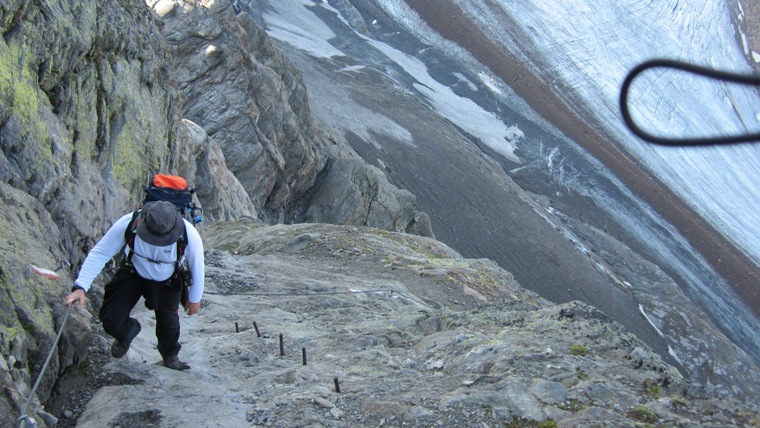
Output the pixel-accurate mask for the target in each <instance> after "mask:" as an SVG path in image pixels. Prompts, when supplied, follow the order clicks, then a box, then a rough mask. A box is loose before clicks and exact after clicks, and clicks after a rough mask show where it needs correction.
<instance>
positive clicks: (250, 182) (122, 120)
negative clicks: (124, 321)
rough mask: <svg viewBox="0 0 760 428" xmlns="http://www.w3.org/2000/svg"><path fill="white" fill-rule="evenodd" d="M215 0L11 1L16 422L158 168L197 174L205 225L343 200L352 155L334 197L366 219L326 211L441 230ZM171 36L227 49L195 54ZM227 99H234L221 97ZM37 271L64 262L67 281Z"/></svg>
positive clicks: (5, 270)
mask: <svg viewBox="0 0 760 428" xmlns="http://www.w3.org/2000/svg"><path fill="white" fill-rule="evenodd" d="M154 3H155V2H154ZM217 3H219V5H218V7H217V6H214V4H215V2H195V1H188V2H166V1H163V2H158V3H157V4H153V5H152V6H154V8H155V12H154V10H153V9H152V8H151V7H149V5H146V3H145V2H143V1H139V0H119V1H112V2H107V3H103V2H89V1H63V2H47V1H42V2H39V1H24V0H20V1H10V2H3V4H2V5H0V29H1V30H2V34H3V37H2V41H0V67H2V71H1V72H0V146H1V147H2V152H0V176H2V180H0V195H2V197H1V198H0V210H1V211H2V214H3V215H2V216H1V217H0V283H1V284H2V285H1V286H0V290H2V293H1V294H0V296H1V297H0V307H1V308H2V315H0V317H1V318H2V319H1V320H0V328H1V330H0V353H2V355H3V358H2V359H1V360H2V363H1V364H2V366H1V367H2V369H3V370H1V371H0V385H2V388H3V390H4V394H3V398H2V399H0V409H2V411H1V412H0V413H1V414H2V415H3V418H4V419H3V421H2V422H3V423H2V425H3V426H6V425H8V424H9V423H11V422H12V421H15V417H16V416H14V415H17V413H18V412H19V409H20V408H21V406H23V402H24V401H25V396H26V395H27V394H28V393H29V391H30V389H31V386H32V384H33V383H34V381H35V379H36V378H37V376H38V374H39V371H40V369H41V367H42V363H43V361H44V360H45V357H46V356H47V354H48V353H49V351H50V347H51V345H52V343H53V340H54V338H55V335H56V332H57V330H58V327H59V326H60V324H61V322H62V319H63V314H64V309H65V308H62V307H61V304H60V302H61V298H62V296H64V295H65V293H66V292H67V291H68V290H69V288H70V286H71V283H72V280H73V278H74V276H75V275H76V272H77V270H78V266H79V264H80V263H81V261H82V259H83V257H84V255H85V254H86V252H87V250H88V249H89V248H91V247H92V246H93V245H94V243H95V242H96V240H97V239H98V238H99V237H100V236H101V235H102V234H103V233H104V231H105V230H106V229H107V227H108V226H109V225H110V222H111V221H113V220H114V219H116V218H118V216H120V215H122V214H123V213H124V212H127V211H129V210H131V209H133V208H134V207H135V206H137V205H138V204H139V201H140V199H141V197H142V187H143V186H144V184H145V182H146V179H147V178H148V177H149V176H150V175H151V174H153V173H156V172H168V173H178V174H181V175H183V176H184V177H186V178H187V179H188V181H189V183H190V184H191V186H193V187H195V188H196V189H197V193H196V195H197V197H198V199H199V202H200V203H201V205H202V206H203V207H204V209H205V211H204V212H205V214H206V221H207V222H210V221H218V220H231V219H236V218H241V217H246V216H250V217H257V218H260V219H262V220H264V221H268V222H277V221H304V220H307V218H306V214H305V213H306V212H308V210H309V209H310V208H311V207H312V206H314V207H325V206H329V201H325V200H323V198H320V195H322V194H323V193H324V192H323V191H321V189H320V183H321V182H322V181H323V180H318V178H319V177H320V174H322V175H324V176H330V175H331V174H338V175H340V174H342V173H343V172H341V170H340V168H335V167H333V168H328V167H327V166H328V165H335V164H336V162H333V160H334V159H335V160H337V159H341V162H338V164H350V165H351V167H350V171H362V173H360V174H357V177H356V180H355V181H352V182H347V183H341V184H340V186H338V187H336V188H331V189H330V190H329V192H328V194H327V195H328V196H333V195H334V193H335V192H341V191H342V192H343V194H344V195H345V197H346V198H349V199H350V200H352V201H354V205H352V207H351V210H353V211H352V213H353V215H351V216H346V215H341V216H340V218H338V217H337V215H336V214H335V213H333V212H331V211H330V210H326V209H320V210H319V212H320V213H321V216H318V217H316V218H317V219H319V220H320V221H325V222H331V221H336V222H337V221H342V222H345V223H350V224H357V225H371V226H377V227H381V228H389V229H391V230H398V231H404V230H410V231H416V232H418V233H422V234H432V232H431V230H430V228H429V223H426V222H425V219H426V216H425V215H424V213H419V212H417V211H415V209H414V203H415V202H414V197H413V196H412V195H411V194H410V193H409V192H407V191H404V190H400V189H397V188H395V187H393V186H391V185H390V184H388V182H387V180H385V179H384V177H383V176H382V174H377V173H376V171H374V170H373V169H372V168H371V167H369V166H366V165H364V164H363V162H361V161H360V160H358V158H356V157H354V156H353V155H352V154H351V153H350V151H349V150H346V149H345V148H343V149H341V148H339V147H338V146H339V143H338V142H330V143H329V144H328V143H327V142H328V141H330V137H329V135H326V134H325V135H321V134H320V130H319V126H318V125H316V124H313V123H312V121H311V119H310V115H309V112H308V110H306V109H303V108H301V107H299V106H302V105H306V103H303V102H299V99H298V97H299V96H300V97H305V91H303V88H302V85H300V84H299V81H298V80H299V78H298V75H297V73H295V72H292V71H288V69H289V68H288V65H287V63H286V61H284V60H277V59H273V58H271V57H270V56H267V55H265V53H264V52H265V51H267V49H270V50H271V47H267V41H266V37H265V35H264V34H262V33H253V34H250V35H249V34H248V33H246V31H245V30H244V29H243V27H242V26H240V25H238V24H236V23H237V21H236V19H235V17H234V14H232V15H229V16H225V15H224V14H231V11H232V9H231V6H230V4H229V3H228V2H217ZM180 11H182V13H185V14H189V15H191V17H192V18H193V19H192V20H191V21H189V22H186V23H185V24H186V25H193V26H194V27H192V28H188V27H183V26H182V25H181V24H182V23H178V24H177V25H173V24H172V23H171V22H169V21H168V20H167V21H166V22H164V21H162V14H163V15H166V14H171V13H173V14H174V15H176V16H180V17H181V16H183V15H182V13H180ZM193 13H196V14H201V15H202V14H207V15H216V14H220V15H221V17H222V18H225V17H228V18H230V19H229V21H230V25H234V27H235V28H216V27H214V25H217V24H214V22H217V23H218V22H226V21H224V20H219V17H218V16H217V17H216V18H215V20H214V21H203V20H200V19H196V18H197V16H195V15H192V14H193ZM174 15H173V16H174ZM162 28H163V31H164V33H162V30H161V29H162ZM251 29H252V30H255V28H253V27H251ZM172 31H177V32H178V33H176V34H179V35H182V34H185V35H187V38H188V40H204V41H205V42H210V41H213V42H214V46H211V45H208V46H204V47H203V49H200V50H197V51H195V50H192V48H191V49H190V51H186V50H183V46H181V45H180V44H179V43H178V42H177V41H176V40H174V39H172V35H173V34H174V33H172ZM188 34H189V35H188ZM215 37H217V38H219V40H216V39H215ZM257 37H258V39H257ZM249 42H250V43H259V44H260V45H261V46H260V49H261V51H260V52H259V53H260V54H261V57H262V61H266V62H267V63H264V62H262V61H259V60H258V59H257V58H256V57H254V56H253V55H251V54H250V53H248V52H247V51H246V50H243V49H241V48H242V47H246V46H247V43H249ZM236 44H237V45H236ZM246 49H247V48H246ZM183 55H187V56H189V57H192V56H195V55H200V59H199V60H198V61H200V63H201V64H208V65H209V67H206V68H205V70H206V71H208V70H211V75H213V76H216V78H218V79H220V81H225V79H237V80H236V81H240V82H245V84H244V88H243V89H242V90H241V91H240V92H233V93H231V92H230V91H235V90H237V89H238V88H237V87H236V86H234V85H225V84H221V85H217V86H215V85H214V83H213V82H205V81H203V79H202V78H201V77H199V76H197V75H193V73H198V74H202V72H203V70H195V69H192V68H193V67H195V66H198V64H197V63H195V62H193V60H192V58H184V59H183ZM215 61H218V62H221V63H222V64H223V65H227V66H230V67H232V66H235V65H236V64H237V62H235V61H239V62H240V64H242V66H241V70H239V71H240V72H241V73H243V74H241V75H235V74H233V73H229V74H225V73H222V72H220V71H219V70H216V72H214V71H215V70H214V69H213V68H212V67H211V66H213V65H215V64H217V65H218V63H217V62H215ZM176 63H182V64H186V65H185V67H184V68H182V67H177V66H176ZM193 79H195V80H196V82H195V84H193V85H190V80H193ZM227 82H229V81H227ZM299 85H300V87H301V91H300V93H299V91H298V89H297V88H299ZM204 86H205V87H206V90H201V89H202V88H203V87H204ZM220 88H223V89H220ZM198 98H207V99H209V100H210V102H211V103H212V107H213V109H214V111H215V113H217V114H218V115H219V116H223V118H219V117H217V116H214V117H204V116H201V115H198V114H194V113H193V112H194V111H196V109H198V108H201V109H204V108H207V107H208V108H211V107H209V106H204V105H203V104H202V103H199V102H198V101H197V99H198ZM221 100H225V102H228V103H233V104H232V105H228V106H227V108H221V107H224V106H223V105H219V104H218V103H220V102H221ZM250 100H254V101H251V102H252V103H253V104H250V103H249V101H250ZM214 103H216V104H214ZM238 104H240V108H239V109H238ZM292 106H295V108H293V107H292ZM191 119H195V120H196V121H198V122H193V121H192V120H191ZM217 119H219V120H220V122H217V121H216V120H217ZM204 120H205V123H204V122H203V121H204ZM225 120H226V121H228V122H226V123H225V122H224V121H225ZM240 123H243V124H245V126H242V127H241V126H239V124H240ZM219 129H226V130H229V133H233V137H234V138H233V139H234V141H232V142H231V139H230V138H229V137H225V135H217V134H216V133H217V132H218V131H219ZM209 134H210V135H209ZM318 136H319V137H318ZM215 137H217V138H219V140H218V141H217V140H216V139H215ZM225 150H226V152H225ZM228 159H231V160H232V162H230V164H229V166H228V164H227V162H228V161H227V160H228ZM246 165H247V166H246ZM341 189H342V190H341ZM344 211H345V210H344ZM338 214H345V212H341V213H338ZM420 225H422V226H420ZM36 268H42V269H46V270H51V271H52V270H55V272H56V274H57V275H58V278H59V279H58V280H51V279H48V278H47V277H46V276H42V275H40V274H39V272H41V271H42V270H40V269H36ZM48 276H50V275H48ZM76 327H77V326H74V327H73V328H74V329H76ZM81 327H82V326H81V325H80V326H79V328H81ZM89 340H90V336H89V335H88V334H83V333H82V332H80V333H77V334H74V333H70V332H68V331H67V333H66V334H65V335H64V337H63V338H62V340H61V345H60V346H59V348H58V352H55V353H53V354H54V356H53V358H52V360H51V364H50V368H49V369H48V370H47V371H46V372H45V373H44V376H43V379H42V381H41V383H40V387H39V389H38V390H37V397H39V398H41V399H42V400H44V399H45V398H46V397H47V396H48V395H49V392H50V389H51V388H52V386H53V384H54V382H55V380H56V377H57V375H58V373H59V372H60V370H62V369H63V368H64V367H66V366H70V365H72V364H77V363H78V362H80V361H82V360H83V358H84V355H85V353H86V343H87V342H88V341H89Z"/></svg>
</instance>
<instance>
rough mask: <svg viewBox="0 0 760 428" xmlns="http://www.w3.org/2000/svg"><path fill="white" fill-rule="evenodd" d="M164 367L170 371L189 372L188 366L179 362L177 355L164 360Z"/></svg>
mask: <svg viewBox="0 0 760 428" xmlns="http://www.w3.org/2000/svg"><path fill="white" fill-rule="evenodd" d="M164 367H168V368H170V369H172V370H180V371H182V370H189V369H190V366H189V365H187V363H184V362H182V361H180V359H179V357H178V356H177V355H174V356H171V357H166V358H164Z"/></svg>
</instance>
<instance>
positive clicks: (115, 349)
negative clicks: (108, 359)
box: [111, 322, 142, 358]
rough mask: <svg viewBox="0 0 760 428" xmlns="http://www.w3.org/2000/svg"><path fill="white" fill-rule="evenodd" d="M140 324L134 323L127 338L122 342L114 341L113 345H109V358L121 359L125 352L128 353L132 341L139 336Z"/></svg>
mask: <svg viewBox="0 0 760 428" xmlns="http://www.w3.org/2000/svg"><path fill="white" fill-rule="evenodd" d="M141 328H142V327H140V323H139V322H135V324H134V325H133V326H132V329H131V330H129V336H127V338H126V339H124V340H114V342H113V345H111V356H112V357H114V358H121V357H123V356H124V355H126V354H127V351H129V345H131V344H132V339H134V338H135V337H137V335H138V334H140V329H141Z"/></svg>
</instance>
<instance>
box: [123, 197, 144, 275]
mask: <svg viewBox="0 0 760 428" xmlns="http://www.w3.org/2000/svg"><path fill="white" fill-rule="evenodd" d="M140 211H142V210H141V209H140V210H137V211H135V212H134V213H133V214H132V220H130V221H129V224H127V230H125V231H124V240H125V241H126V242H127V245H126V247H129V255H127V263H129V262H131V261H132V255H133V254H134V253H135V251H134V250H135V236H137V225H139V224H140V219H141V217H140Z"/></svg>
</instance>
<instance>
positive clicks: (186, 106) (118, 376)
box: [0, 0, 756, 427]
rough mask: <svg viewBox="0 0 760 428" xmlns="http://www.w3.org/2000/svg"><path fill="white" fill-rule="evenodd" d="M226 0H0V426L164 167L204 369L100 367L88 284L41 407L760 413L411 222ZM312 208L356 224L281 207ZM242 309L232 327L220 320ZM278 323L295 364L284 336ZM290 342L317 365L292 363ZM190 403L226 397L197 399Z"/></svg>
mask: <svg viewBox="0 0 760 428" xmlns="http://www.w3.org/2000/svg"><path fill="white" fill-rule="evenodd" d="M233 3H235V2H227V1H190V0H187V1H175V0H161V1H147V4H146V2H144V1H141V0H114V1H110V2H90V1H73V0H69V1H60V2H55V1H31V0H28V1H27V0H15V1H6V2H3V3H2V4H1V5H0V29H2V34H3V37H2V41H0V67H2V72H0V146H1V147H2V152H1V153H2V154H1V155H0V176H2V178H3V179H2V180H1V181H0V212H2V216H0V309H2V310H1V311H0V353H1V354H2V357H3V358H0V387H1V388H2V389H3V394H2V397H0V415H2V416H0V424H2V426H14V425H17V424H18V421H17V418H18V416H19V413H20V411H21V409H22V408H23V406H24V404H25V402H26V397H27V396H28V395H29V393H30V390H31V388H32V385H33V384H34V382H35V380H36V379H37V378H38V376H40V372H41V369H42V365H43V362H44V361H45V358H46V357H47V355H48V354H49V353H51V346H52V344H53V342H54V339H55V336H56V333H57V332H58V330H59V329H60V326H61V324H62V322H63V319H64V314H65V311H66V308H65V307H64V306H63V305H62V299H63V296H64V295H65V294H66V293H67V292H68V290H69V288H70V286H71V283H72V281H73V278H74V277H75V275H76V273H77V271H78V266H79V264H80V263H81V261H82V259H83V257H84V255H85V254H86V252H87V251H88V249H89V248H91V247H92V246H93V245H94V243H95V242H96V241H97V239H98V238H99V237H100V236H101V235H102V234H103V232H104V231H105V230H106V229H107V227H108V226H109V225H110V223H111V221H113V220H114V219H115V218H117V217H118V216H120V215H121V214H123V213H124V212H127V211H129V210H131V209H133V207H135V206H137V205H138V204H139V201H140V198H141V194H142V186H143V185H144V183H145V181H146V179H147V177H149V176H150V175H151V174H153V173H156V172H171V173H178V174H181V175H183V176H185V177H186V178H187V179H188V181H189V182H190V184H191V185H192V186H193V187H195V188H196V190H197V192H196V196H197V197H198V200H199V202H200V203H201V205H202V206H203V207H204V213H205V216H206V224H208V225H209V226H207V229H206V230H202V233H203V235H204V237H205V238H206V242H207V246H208V249H209V252H208V260H209V278H208V282H209V293H208V295H207V299H206V304H205V307H204V309H203V312H202V314H201V316H198V317H192V318H185V319H183V323H184V324H183V328H184V330H183V331H184V333H183V343H185V347H184V351H183V357H184V358H186V359H188V360H189V361H190V362H191V363H192V365H193V366H194V368H193V370H192V371H190V372H189V373H174V372H168V371H167V370H163V368H162V367H158V366H155V365H153V364H152V363H153V361H154V359H155V358H156V355H155V354H154V353H153V348H154V345H153V344H152V343H151V342H150V341H151V337H150V334H142V335H141V336H140V337H139V340H138V341H136V344H135V348H134V349H133V350H132V351H130V354H129V355H128V357H127V359H126V360H125V361H121V362H118V363H115V364H112V365H108V366H107V367H106V368H105V369H103V370H105V371H104V372H102V373H101V372H100V363H102V357H103V356H104V355H105V354H104V352H107V348H108V341H107V339H106V338H104V337H102V336H101V333H100V331H99V326H98V325H97V323H94V322H93V320H92V319H91V314H93V313H95V312H96V311H97V305H98V303H99V289H100V288H99V286H97V285H96V287H95V288H94V289H93V291H92V292H91V293H90V294H89V295H88V296H89V297H90V305H89V307H88V308H87V310H86V311H81V312H80V311H76V312H74V313H73V316H72V317H70V319H69V320H68V323H67V325H66V328H65V329H64V331H63V336H62V338H61V341H60V343H59V345H58V347H57V348H56V349H55V350H54V351H53V352H52V359H51V364H50V366H49V367H48V369H47V370H46V371H45V372H44V374H43V375H42V377H41V379H42V380H41V382H40V386H39V388H38V389H37V391H36V395H35V397H34V399H35V400H34V402H33V404H32V407H31V409H30V413H31V414H32V415H33V416H34V417H35V419H36V420H37V421H38V423H39V425H40V426H53V425H56V420H58V422H57V424H58V425H59V426H73V425H75V424H76V423H77V419H80V422H81V425H82V426H104V425H105V426H116V425H118V426H122V427H125V426H126V427H128V426H135V427H136V426H146V425H148V424H151V423H152V424H154V425H159V426H180V425H182V426H185V425H198V426H212V425H214V424H217V423H227V424H230V425H233V426H240V425H277V426H284V425H287V426H295V425H309V424H312V425H317V426H318V425H326V426H355V425H383V424H389V425H402V424H424V425H429V424H435V423H438V424H444V425H451V426H455V425H460V426H471V425H473V424H477V423H482V424H483V423H484V424H490V423H509V422H510V421H513V420H514V421H518V422H520V421H525V422H526V423H528V422H527V421H533V422H534V423H535V422H537V421H544V422H547V421H549V422H551V421H565V422H560V423H565V424H570V425H572V424H574V423H580V424H582V423H584V422H583V421H590V420H594V419H610V420H613V421H618V422H616V423H618V424H620V425H627V424H631V423H635V422H636V421H644V422H648V423H652V422H656V421H665V422H667V421H675V422H678V423H681V422H682V423H684V424H686V423H688V421H690V420H691V421H695V423H718V424H722V423H729V422H730V421H736V423H741V422H744V421H752V420H753V418H756V409H754V408H752V407H748V406H746V405H745V404H744V403H742V401H741V400H739V399H736V398H734V397H731V396H730V395H725V394H723V395H721V397H720V398H721V400H711V399H710V397H709V396H707V395H705V393H704V392H705V391H706V389H705V385H699V384H696V385H695V384H691V383H689V382H687V381H685V380H684V379H683V378H682V377H681V375H680V373H678V371H677V370H676V369H675V368H673V367H670V366H668V365H667V364H664V363H662V361H661V360H660V359H659V358H658V357H657V356H656V355H654V354H653V353H652V352H651V351H650V350H648V349H647V347H646V345H644V344H643V343H641V342H640V341H638V339H636V338H635V337H633V336H631V335H630V334H628V333H626V332H625V331H624V329H622V328H621V327H620V326H619V325H617V324H615V323H613V322H611V321H609V320H608V319H606V318H605V317H604V316H603V315H602V314H601V313H599V312H598V311H596V310H595V309H593V308H590V307H587V306H584V305H581V304H577V303H572V304H566V305H563V306H555V305H552V304H551V303H549V302H547V301H544V300H542V299H540V298H538V297H537V296H535V295H534V294H532V293H530V292H527V291H525V290H523V289H521V288H520V287H519V285H518V284H517V283H516V281H515V280H514V279H513V278H512V276H511V275H510V274H509V273H507V272H505V271H503V270H500V269H498V268H497V267H496V266H495V265H494V264H493V263H492V262H489V261H486V260H469V259H463V258H461V257H460V256H458V255H457V254H456V253H455V252H453V251H452V250H450V249H449V248H448V247H446V246H445V245H442V244H440V243H438V242H436V241H434V240H432V239H429V238H424V237H421V236H412V235H405V234H398V233H397V232H412V233H415V234H417V235H422V236H428V237H432V230H431V226H430V222H429V219H428V218H427V215H426V214H424V213H421V212H419V211H417V210H416V208H415V197H414V196H413V195H412V194H411V193H409V192H408V191H406V190H403V189H398V188H396V187H394V186H393V185H391V184H389V182H388V180H387V178H386V177H385V175H384V174H383V173H382V172H381V170H379V169H378V168H375V167H373V166H370V165H368V164H366V163H365V162H363V161H362V160H361V159H359V158H358V157H357V156H356V155H355V154H354V153H353V152H352V150H351V149H350V148H349V147H348V145H346V144H345V142H344V141H343V138H344V137H342V136H336V135H333V134H332V133H331V132H330V131H329V130H328V129H326V128H324V127H323V126H321V125H320V124H319V122H318V121H316V120H315V119H314V118H313V116H312V114H311V113H310V112H309V107H308V105H309V104H308V103H307V102H306V96H307V93H306V89H305V86H304V85H303V82H302V81H301V78H300V76H299V73H298V71H296V70H295V69H294V68H292V67H291V66H290V65H289V64H288V60H287V59H286V58H285V57H284V56H283V55H281V54H280V53H279V51H278V49H277V48H276V47H275V46H274V45H273V44H272V43H271V42H270V41H269V39H268V37H267V36H266V34H265V33H264V32H263V31H261V30H260V29H259V28H258V27H257V26H256V25H255V24H254V21H253V20H252V19H251V18H250V17H248V16H247V15H246V14H238V15H236V14H235V10H234V7H233ZM240 219H247V220H245V221H237V220H240ZM301 222H319V223H335V224H339V225H349V226H344V227H338V226H327V225H324V224H318V225H304V224H301V225H293V226H285V225H274V224H277V223H301ZM266 224H270V226H265V225H266ZM365 226H370V227H373V229H368V228H364V227H365ZM203 227H206V226H203ZM49 271H53V272H49ZM106 277H107V275H104V276H103V277H102V278H100V279H99V281H98V284H99V285H102V283H103V281H105V279H106ZM346 289H350V291H352V292H350V293H345V291H346ZM354 291H355V292H354ZM257 292H258V293H263V294H261V295H260V296H252V297H255V299H256V301H255V302H250V301H247V300H246V299H247V297H246V294H250V293H257ZM330 293H339V294H335V295H334V297H329V296H331V294H330ZM267 294H268V295H267ZM346 297H348V299H346ZM298 299H303V302H301V301H299V300H298ZM241 305H242V306H241ZM251 309H253V310H251ZM140 317H142V318H141V320H142V321H144V323H145V324H146V325H149V324H150V314H149V313H147V312H145V313H140ZM254 321H256V322H258V323H259V324H260V325H261V327H262V329H263V330H264V331H263V334H262V336H261V337H259V336H258V335H256V336H255V337H254V336H253V334H252V332H251V324H252V322H254ZM234 322H238V323H239V324H240V325H241V326H243V332H242V333H235V335H230V334H228V333H227V330H226V329H227V328H228V327H229V324H230V323H234ZM225 323H227V324H228V325H227V326H226V327H222V324H225ZM233 328H234V326H233ZM149 330H150V329H146V330H145V331H146V332H147V331H149ZM279 333H283V334H284V335H285V336H287V340H288V341H292V343H290V344H289V346H290V347H289V348H288V350H287V351H286V354H285V356H287V357H288V358H290V360H289V359H287V358H280V357H279V356H274V357H273V356H272V354H271V353H270V351H271V349H270V348H271V347H272V346H273V345H275V343H274V341H275V340H276V339H275V338H276V337H278V335H279ZM243 339H244V340H243ZM255 341H260V342H261V343H254V342H255ZM253 346H257V348H256V349H253ZM294 349H295V350H294ZM300 349H306V352H307V353H308V355H309V357H310V359H311V360H310V363H309V364H308V365H305V366H303V367H305V368H300V367H299V366H298V365H297V364H292V363H293V362H292V361H291V360H292V359H293V358H295V356H296V355H298V352H299V350H300ZM146 363H148V364H146ZM251 372H255V373H251ZM61 374H63V375H64V376H63V377H62V378H60V379H59V376H60V375H61ZM325 377H326V379H327V386H325V382H324V378H325ZM73 378H77V379H80V380H82V379H83V381H82V383H76V382H72V383H67V382H68V381H67V379H73ZM334 378H335V379H338V380H337V381H335V382H336V383H335V385H334V386H335V387H337V386H338V385H339V383H338V382H342V387H343V392H341V393H340V395H338V392H337V391H335V389H334V387H333V386H332V385H331V383H332V382H333V381H334ZM56 382H57V383H56ZM94 386H97V387H101V386H102V387H103V389H100V390H99V391H97V393H96V394H95V395H94V396H93V399H92V402H90V404H87V401H88V400H89V398H90V397H91V394H89V392H92V393H95V392H96V391H95V390H94V389H91V388H92V387H94ZM719 390H720V391H726V389H725V388H722V389H719ZM52 391H54V393H53V394H52V400H50V401H49V402H50V405H49V407H50V408H49V409H48V411H46V410H45V409H44V408H43V406H41V404H40V402H46V401H48V399H49V398H50V397H51V392H52ZM114 394H117V396H118V397H120V398H121V400H112V399H113V397H114V396H115V395H114ZM170 397H171V398H170ZM68 400H79V401H75V403H76V404H75V405H71V404H70V403H71V401H68ZM187 400H190V401H187ZM111 401H115V404H118V405H119V406H123V405H125V403H128V407H129V408H130V410H127V411H126V413H122V410H114V409H113V408H110V407H108V406H109V404H108V402H111ZM199 403H216V405H215V406H211V408H206V407H207V406H203V407H204V408H203V409H198V411H197V413H196V414H195V416H189V415H188V413H190V412H189V411H188V410H187V409H186V408H187V407H189V406H191V405H192V406H198V405H199ZM85 409H86V410H85ZM180 412H181V413H180ZM188 417H194V418H195V419H193V420H188ZM652 418H656V419H654V420H652ZM482 424H481V426H482Z"/></svg>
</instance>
